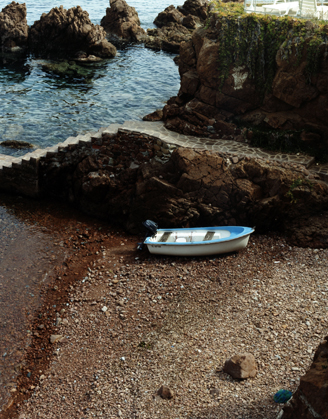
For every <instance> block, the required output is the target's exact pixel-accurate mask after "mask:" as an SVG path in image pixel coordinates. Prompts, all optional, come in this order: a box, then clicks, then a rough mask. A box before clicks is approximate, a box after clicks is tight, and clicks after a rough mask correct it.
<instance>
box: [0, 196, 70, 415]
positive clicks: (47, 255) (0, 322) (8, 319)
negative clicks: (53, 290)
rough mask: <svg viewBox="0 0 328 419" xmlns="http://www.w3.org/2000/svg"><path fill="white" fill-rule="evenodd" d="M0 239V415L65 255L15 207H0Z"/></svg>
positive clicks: (43, 231)
mask: <svg viewBox="0 0 328 419" xmlns="http://www.w3.org/2000/svg"><path fill="white" fill-rule="evenodd" d="M0 199H1V197H0ZM21 201H22V200H21ZM22 203H23V201H22ZM25 216H28V212H26V213H25ZM0 237H1V240H0V331H1V333H0V412H1V408H2V407H3V405H5V404H6V403H7V402H8V398H9V396H10V392H11V391H12V390H13V389H15V387H16V378H17V376H18V375H19V374H20V369H21V366H22V362H23V355H24V349H25V346H26V345H27V344H29V342H30V339H31V331H30V330H29V324H30V321H31V320H32V318H33V313H34V311H35V310H36V309H37V308H38V306H39V304H40V301H41V299H40V291H41V288H42V286H43V285H44V284H46V283H47V281H48V278H49V274H51V271H52V269H53V268H54V267H55V266H56V265H60V264H61V262H62V261H63V260H64V258H65V253H64V251H63V250H62V248H60V247H55V246H54V242H55V236H54V235H53V234H52V233H51V232H50V231H45V229H43V228H41V226H39V225H37V224H35V225H31V223H26V220H24V218H21V217H19V216H18V217H17V215H16V214H15V204H14V205H13V204H12V203H11V205H10V206H7V205H4V204H3V205H1V206H0Z"/></svg>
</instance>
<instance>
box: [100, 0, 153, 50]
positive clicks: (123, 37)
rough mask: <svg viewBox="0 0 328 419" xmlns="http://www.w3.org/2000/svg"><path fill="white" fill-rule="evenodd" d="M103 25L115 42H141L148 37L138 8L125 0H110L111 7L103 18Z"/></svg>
mask: <svg viewBox="0 0 328 419" xmlns="http://www.w3.org/2000/svg"><path fill="white" fill-rule="evenodd" d="M101 25H102V26H103V27H104V29H105V30H106V32H107V33H108V34H109V35H110V37H111V38H112V39H113V42H114V41H115V40H118V41H123V42H140V41H142V40H144V39H145V37H146V32H145V31H144V30H143V29H142V28H141V26H140V19H139V16H138V13H137V11H136V9H135V8H134V7H131V6H129V5H128V4H127V2H126V1H125V0H110V7H108V8H107V9H106V16H105V17H103V18H102V20H101Z"/></svg>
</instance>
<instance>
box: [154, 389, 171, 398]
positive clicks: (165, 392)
mask: <svg viewBox="0 0 328 419" xmlns="http://www.w3.org/2000/svg"><path fill="white" fill-rule="evenodd" d="M157 395H158V396H161V397H162V399H172V398H173V397H174V393H173V391H172V390H171V389H169V388H168V387H167V386H162V387H161V388H160V389H159V390H157Z"/></svg>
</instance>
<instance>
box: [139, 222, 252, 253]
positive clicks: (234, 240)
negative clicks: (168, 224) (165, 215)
mask: <svg viewBox="0 0 328 419" xmlns="http://www.w3.org/2000/svg"><path fill="white" fill-rule="evenodd" d="M147 222H148V223H149V222H150V221H149V220H147ZM147 222H145V223H144V225H145V226H146V223H147ZM153 224H154V225H155V226H156V224H155V223H153ZM147 228H149V226H148V227H147ZM151 231H152V235H151V236H149V237H147V238H146V239H145V240H144V244H145V245H147V247H148V250H149V252H150V253H155V254H161V255H172V256H207V255H216V254H220V253H229V252H236V251H238V250H241V249H244V248H245V247H246V246H247V243H248V240H249V236H250V234H251V233H253V232H254V229H253V228H250V227H240V226H229V227H201V228H172V229H157V228H154V226H153V228H152V229H151Z"/></svg>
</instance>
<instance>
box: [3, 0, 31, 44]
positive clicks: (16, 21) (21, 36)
mask: <svg viewBox="0 0 328 419" xmlns="http://www.w3.org/2000/svg"><path fill="white" fill-rule="evenodd" d="M27 38H28V26H27V20H26V5H25V3H23V4H19V3H16V2H14V1H13V2H12V3H10V4H9V5H8V6H6V7H5V8H3V9H2V11H1V12H0V51H1V49H2V51H3V52H5V51H15V49H17V48H25V47H26V45H27Z"/></svg>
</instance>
